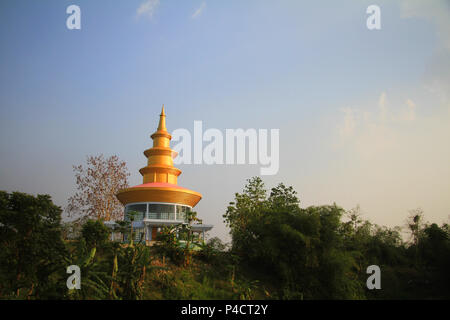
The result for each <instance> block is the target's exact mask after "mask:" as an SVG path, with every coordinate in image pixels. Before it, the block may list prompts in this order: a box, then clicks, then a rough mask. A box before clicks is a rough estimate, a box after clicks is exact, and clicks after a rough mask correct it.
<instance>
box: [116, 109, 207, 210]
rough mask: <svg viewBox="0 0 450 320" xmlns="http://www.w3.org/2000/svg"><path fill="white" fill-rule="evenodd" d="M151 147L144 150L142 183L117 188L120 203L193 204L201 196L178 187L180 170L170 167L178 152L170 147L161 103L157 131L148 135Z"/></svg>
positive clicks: (192, 205) (169, 137)
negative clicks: (125, 187)
mask: <svg viewBox="0 0 450 320" xmlns="http://www.w3.org/2000/svg"><path fill="white" fill-rule="evenodd" d="M151 138H152V139H153V147H152V148H150V149H147V150H145V151H144V155H145V156H146V157H147V166H145V167H143V168H142V169H140V170H139V172H140V173H141V174H142V176H143V184H141V185H138V186H134V187H131V188H127V189H124V190H121V191H119V193H118V194H117V195H116V196H117V198H118V199H119V201H120V202H121V203H122V204H123V205H126V204H129V203H135V202H168V203H178V204H185V205H188V206H191V207H194V206H195V205H196V204H197V203H198V202H199V201H200V199H201V198H202V195H201V194H200V193H198V192H195V191H192V190H189V189H186V188H183V187H180V186H178V176H179V175H180V174H181V170H180V169H178V168H175V167H174V166H173V158H175V157H176V156H177V153H176V152H175V151H173V150H172V149H171V148H170V140H171V139H172V136H171V135H170V133H169V132H168V131H167V128H166V114H165V112H164V105H163V107H162V110H161V114H160V116H159V124H158V128H157V129H156V132H155V133H153V134H152V135H151Z"/></svg>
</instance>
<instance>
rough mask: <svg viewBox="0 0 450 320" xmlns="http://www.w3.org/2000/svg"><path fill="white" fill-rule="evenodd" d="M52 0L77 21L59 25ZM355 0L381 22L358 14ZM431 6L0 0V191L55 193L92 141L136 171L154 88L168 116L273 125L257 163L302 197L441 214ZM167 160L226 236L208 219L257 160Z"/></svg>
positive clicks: (444, 34) (218, 124)
mask: <svg viewBox="0 0 450 320" xmlns="http://www.w3.org/2000/svg"><path fill="white" fill-rule="evenodd" d="M70 4H76V5H79V6H80V8H81V30H68V29H67V28H66V19H67V17H68V15H67V14H66V12H65V11H66V8H67V6H69V5H70ZM371 4H377V5H379V6H380V8H381V26H382V27H381V30H376V31H375V30H372V31H370V30H368V29H367V27H366V19H367V16H368V15H367V14H366V8H367V7H368V6H369V5H371ZM140 8H142V9H141V10H140ZM139 12H141V13H139ZM449 21H450V6H449V4H448V2H446V1H439V0H434V1H427V2H424V1H414V0H412V1H376V2H373V1H357V0H353V1H320V2H317V1H310V2H300V1H256V0H253V1H250V0H249V1H202V0H199V1H174V0H172V1H170V0H167V1H166V0H160V1H156V0H151V1H148V0H147V1H144V0H135V1H134V0H133V1H131V0H130V1H87V0H84V1H61V0H58V1H56V0H55V1H47V0H42V1H22V0H15V1H2V2H1V4H0V45H1V50H0V70H1V71H0V93H1V95H0V136H1V138H0V150H1V152H0V164H1V165H0V189H3V190H8V191H13V190H20V191H23V192H29V193H48V194H50V195H52V196H53V198H54V201H55V202H56V203H57V204H58V205H61V206H65V205H66V201H67V198H68V197H69V196H70V195H71V194H72V192H73V191H74V187H75V182H74V178H73V173H72V165H73V164H81V163H83V162H84V160H85V157H86V155H89V154H99V153H103V154H105V155H112V154H117V155H118V156H119V157H120V158H121V159H123V160H125V161H126V162H127V163H128V168H129V170H130V172H131V173H132V176H131V183H132V184H139V183H141V176H140V174H139V173H138V169H139V168H141V167H142V166H144V164H145V157H144V156H143V154H142V152H143V150H145V149H146V148H148V147H149V146H150V145H151V141H150V139H149V134H151V133H152V132H153V131H154V130H155V128H156V125H157V120H158V114H159V111H160V108H161V105H162V104H163V103H164V104H165V106H166V113H167V125H168V129H169V130H174V129H176V128H187V129H189V130H192V128H193V121H194V120H202V121H203V125H204V127H205V128H218V129H221V130H224V129H225V128H265V129H270V128H279V129H280V170H279V172H278V174H277V175H275V176H266V177H263V178H264V180H265V181H266V184H267V186H268V187H272V186H274V185H275V184H276V183H278V182H284V183H286V184H288V185H293V186H294V188H295V189H296V190H297V191H298V192H299V198H300V199H301V202H302V205H304V206H306V205H314V204H315V205H320V204H330V203H333V202H336V203H337V204H338V205H341V206H343V207H344V208H346V209H350V208H351V207H354V206H356V205H357V204H360V205H361V208H362V210H363V213H364V217H365V218H367V219H370V220H371V221H373V222H375V223H379V224H384V225H391V226H393V225H402V224H403V223H404V220H405V218H406V216H407V215H408V210H410V209H414V208H416V207H422V208H423V209H424V211H425V215H426V218H428V219H429V220H431V221H436V222H444V221H448V215H449V214H450V200H449V199H450V198H449V197H448V194H450V182H449V181H450V169H449V165H448V163H450V147H449V146H450V144H449V143H448V140H449V138H450V131H449V128H450V116H449V110H450V107H449V106H450V103H449V101H450V100H449V92H450V62H449V61H450V34H449V30H450V22H449ZM130 141H132V143H130ZM180 168H181V169H182V170H183V174H182V176H181V177H180V180H179V183H180V185H183V186H186V187H190V188H192V189H194V190H198V191H199V192H201V193H202V194H203V196H204V199H203V200H202V201H201V202H200V204H199V206H198V212H199V214H200V216H202V217H204V221H205V222H207V223H213V224H215V225H216V228H215V229H214V231H213V232H211V235H218V236H220V237H222V238H223V239H227V231H226V229H225V226H224V225H223V223H222V218H221V216H222V214H223V213H224V212H225V209H226V205H227V203H228V202H229V201H231V200H232V199H233V194H234V192H237V191H240V190H241V189H242V187H243V185H244V183H245V179H247V178H250V177H251V176H254V175H257V174H258V173H259V166H250V165H244V166H220V165H213V166H207V165H182V166H180ZM211 177H213V178H212V179H211Z"/></svg>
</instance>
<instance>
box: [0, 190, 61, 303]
mask: <svg viewBox="0 0 450 320" xmlns="http://www.w3.org/2000/svg"><path fill="white" fill-rule="evenodd" d="M61 212H62V210H61V208H60V207H58V206H56V205H54V204H53V202H52V201H51V197H50V196H49V195H37V196H32V195H28V194H25V193H20V192H13V193H7V192H4V191H0V246H1V248H2V250H0V262H1V263H0V296H1V297H8V296H12V295H14V296H15V297H17V298H31V297H34V298H41V299H43V298H53V299H57V298H61V297H62V296H63V294H64V292H65V280H62V279H63V278H65V274H64V272H65V265H64V257H65V255H66V253H67V252H66V249H65V245H64V243H63V241H62V237H61Z"/></svg>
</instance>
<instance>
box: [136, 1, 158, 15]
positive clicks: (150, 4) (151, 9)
mask: <svg viewBox="0 0 450 320" xmlns="http://www.w3.org/2000/svg"><path fill="white" fill-rule="evenodd" d="M158 6H159V0H146V1H144V2H142V3H141V5H140V6H139V8H138V9H137V10H136V16H137V17H138V18H139V17H141V16H146V17H148V18H150V19H151V18H153V15H154V14H155V12H156V9H157V8H158Z"/></svg>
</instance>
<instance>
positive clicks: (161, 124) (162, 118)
mask: <svg viewBox="0 0 450 320" xmlns="http://www.w3.org/2000/svg"><path fill="white" fill-rule="evenodd" d="M158 131H167V129H166V114H165V113H164V105H163V106H162V110H161V114H160V115H159V124H158Z"/></svg>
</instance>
